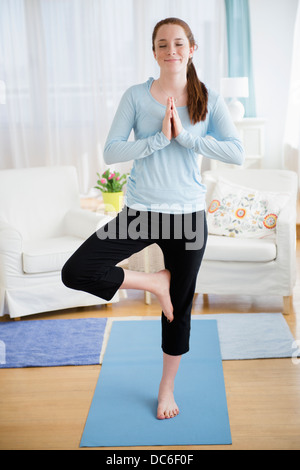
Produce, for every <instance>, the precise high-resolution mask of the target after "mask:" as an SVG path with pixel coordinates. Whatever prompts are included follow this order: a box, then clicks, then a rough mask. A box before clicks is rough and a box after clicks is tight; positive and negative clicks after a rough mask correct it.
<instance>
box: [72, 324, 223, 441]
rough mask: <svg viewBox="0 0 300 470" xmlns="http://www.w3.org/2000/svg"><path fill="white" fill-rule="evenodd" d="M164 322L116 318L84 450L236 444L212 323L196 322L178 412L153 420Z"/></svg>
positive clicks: (180, 379) (181, 375)
mask: <svg viewBox="0 0 300 470" xmlns="http://www.w3.org/2000/svg"><path fill="white" fill-rule="evenodd" d="M160 328H161V326H160V322H156V321H130V322H121V321H120V322H114V323H113V326H112V330H111V335H110V338H109V342H108V345H107V349H106V353H105V356H104V361H103V365H102V369H101V371H100V375H99V379H98V383H97V386H96V390H95V394H94V397H93V400H92V404H91V407H90V411H89V414H88V418H87V421H86V425H85V429H84V432H83V435H82V440H81V444H80V446H81V447H123V446H126V447H130V446H171V445H205V444H206V445H213V444H214V445H217V444H231V432H230V425H229V419H228V411H227V401H226V393H225V386H224V377H223V368H222V359H221V353H220V347H219V338H218V330H217V322H216V321H215V320H207V321H206V320H203V321H201V322H200V321H192V333H191V349H190V352H189V353H188V354H186V355H184V356H183V358H182V362H181V364H180V368H179V371H178V374H177V377H176V383H175V399H176V402H177V404H178V406H179V409H180V414H179V415H178V416H177V417H175V418H172V419H165V420H162V421H160V420H158V419H157V418H156V408H157V392H158V386H159V382H160V379H161V372H162V351H161V347H160V338H161V331H160Z"/></svg>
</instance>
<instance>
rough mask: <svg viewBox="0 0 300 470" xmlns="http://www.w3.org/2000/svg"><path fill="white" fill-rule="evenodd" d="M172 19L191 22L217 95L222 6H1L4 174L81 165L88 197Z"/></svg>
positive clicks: (0, 152)
mask: <svg viewBox="0 0 300 470" xmlns="http://www.w3.org/2000/svg"><path fill="white" fill-rule="evenodd" d="M168 16H177V17H180V18H182V19H184V20H185V21H187V22H188V23H189V24H190V26H191V28H192V30H193V32H194V35H195V37H196V40H197V43H198V46H199V49H198V51H197V53H196V54H195V64H196V67H197V69H198V72H199V75H200V78H201V79H202V80H203V81H204V82H205V83H206V84H207V85H208V86H209V87H212V88H214V89H216V90H218V89H219V82H220V77H221V76H224V74H225V72H226V70H225V69H226V63H227V61H226V39H225V38H226V31H225V9H224V5H223V0H151V1H149V0H0V79H1V80H4V81H5V83H6V91H7V96H6V105H0V169H4V168H21V167H30V166H44V165H48V166H51V165H60V164H73V165H75V166H76V167H77V169H78V173H79V177H80V188H81V192H82V193H84V194H86V193H88V192H89V190H90V189H91V188H92V187H93V186H94V184H95V179H96V171H99V172H102V171H104V169H105V164H104V161H103V157H102V149H103V146H104V143H105V139H106V136H107V133H108V130H109V127H110V125H111V121H112V119H113V116H114V113H115V111H116V108H117V106H118V103H119V100H120V98H121V96H122V94H123V93H124V91H125V90H126V88H128V87H129V86H131V85H133V84H136V83H140V82H143V81H145V80H147V79H148V77H149V76H153V77H157V76H158V69H157V66H156V63H155V61H154V58H153V54H152V45H151V36H152V30H153V27H154V26H155V24H156V22H157V21H159V20H161V19H162V18H165V17H168ZM119 169H121V170H124V171H128V170H129V168H128V164H127V167H126V168H124V167H122V165H121V168H119Z"/></svg>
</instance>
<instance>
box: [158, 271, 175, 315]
mask: <svg viewBox="0 0 300 470" xmlns="http://www.w3.org/2000/svg"><path fill="white" fill-rule="evenodd" d="M156 275H157V288H156V291H155V295H156V297H157V299H158V301H159V303H160V305H161V308H162V311H163V313H164V315H165V316H166V317H167V320H168V321H169V322H172V321H173V320H174V315H173V305H172V302H171V297H170V283H171V273H170V271H168V270H167V269H163V270H162V271H159V272H158V273H156Z"/></svg>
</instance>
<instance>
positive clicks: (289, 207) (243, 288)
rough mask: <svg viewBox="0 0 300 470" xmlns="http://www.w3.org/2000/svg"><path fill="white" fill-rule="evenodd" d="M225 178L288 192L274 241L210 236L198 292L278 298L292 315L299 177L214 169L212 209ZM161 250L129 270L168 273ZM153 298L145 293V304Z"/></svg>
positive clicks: (210, 175) (207, 180)
mask: <svg viewBox="0 0 300 470" xmlns="http://www.w3.org/2000/svg"><path fill="white" fill-rule="evenodd" d="M219 176H221V177H223V178H225V179H226V180H228V181H231V182H232V183H234V184H239V185H241V186H244V187H249V188H252V189H257V190H261V191H270V192H280V193H282V192H287V193H289V200H288V201H287V202H286V204H285V205H284V207H283V208H282V210H281V211H280V215H279V217H278V220H277V227H276V234H275V236H274V237H273V238H272V237H271V238H270V237H266V238H262V239H256V238H249V239H247V238H230V237H228V236H220V235H212V234H209V236H208V242H207V247H206V251H205V255H204V258H203V262H202V266H201V269H200V271H199V275H198V278H197V283H196V293H198V294H217V295H218V294H221V295H224V294H234V295H253V296H257V295H261V296H269V295H279V296H282V297H283V313H289V312H290V307H291V300H292V293H293V287H294V285H295V280H296V202H297V175H296V173H294V172H291V171H284V170H242V169H236V170H235V169H234V170H233V169H229V170H214V171H207V172H204V173H203V182H204V184H205V185H206V186H207V196H206V202H207V207H209V204H210V202H211V199H212V193H213V190H214V187H215V184H216V181H217V178H218V177H219ZM163 267H164V262H163V256H162V252H161V250H160V248H159V247H158V246H157V245H152V246H151V247H150V248H147V249H146V250H143V252H141V253H137V254H135V255H133V256H132V257H131V258H130V259H129V268H130V269H133V270H137V271H148V272H155V271H157V270H159V269H163ZM150 299H151V296H150V294H149V293H146V303H150V301H151V300H150Z"/></svg>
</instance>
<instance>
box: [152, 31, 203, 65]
mask: <svg viewBox="0 0 300 470" xmlns="http://www.w3.org/2000/svg"><path fill="white" fill-rule="evenodd" d="M154 46H155V49H154V57H155V59H156V60H157V63H158V65H159V67H160V68H161V69H163V70H165V71H170V72H178V71H180V70H182V69H184V70H185V71H186V67H187V63H188V60H189V58H190V57H192V55H193V52H194V47H190V44H189V40H188V38H187V36H186V34H185V31H184V29H183V28H182V27H181V26H179V25H176V24H166V25H163V26H161V27H160V28H159V30H158V31H157V34H156V38H155V43H154Z"/></svg>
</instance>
